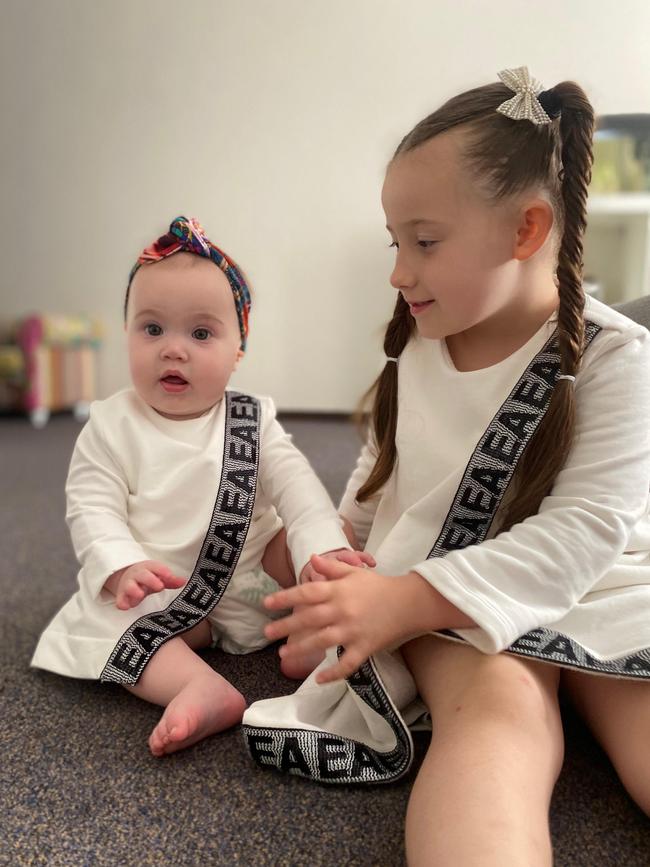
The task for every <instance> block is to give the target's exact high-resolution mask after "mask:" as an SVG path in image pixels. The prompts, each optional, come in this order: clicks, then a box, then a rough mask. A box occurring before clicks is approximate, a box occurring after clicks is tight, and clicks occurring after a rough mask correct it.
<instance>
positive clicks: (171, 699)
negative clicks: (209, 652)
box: [126, 621, 246, 756]
mask: <svg viewBox="0 0 650 867" xmlns="http://www.w3.org/2000/svg"><path fill="white" fill-rule="evenodd" d="M209 643H210V627H209V626H208V624H207V623H206V622H205V621H203V622H202V623H200V624H199V625H198V626H196V627H195V628H194V629H192V630H190V631H189V632H188V633H187V634H186V636H185V637H184V638H181V637H177V638H172V639H170V640H169V641H168V642H166V643H165V644H163V645H162V647H161V648H160V649H159V650H157V651H156V653H155V654H154V656H153V658H152V659H151V661H150V662H149V663H148V664H147V666H146V668H145V670H144V672H143V674H142V677H141V678H140V680H139V681H138V683H137V684H136V686H127V687H126V688H127V689H128V690H129V692H132V693H133V694H134V695H137V696H138V698H143V699H144V700H145V701H149V702H152V703H153V704H159V705H162V706H163V707H164V708H165V712H164V713H163V715H162V717H161V718H160V721H159V722H158V724H157V725H156V727H155V728H154V730H153V731H152V733H151V735H150V737H149V748H150V749H151V752H152V753H153V754H154V756H162V755H165V754H166V753H173V752H176V751H177V750H182V749H183V748H184V747H189V746H190V745H191V744H194V743H196V742H197V741H200V740H201V739H202V738H205V737H207V736H208V735H211V734H214V733H215V732H220V731H223V729H227V728H230V726H233V725H236V724H237V723H238V722H240V721H241V718H242V716H243V714H244V710H245V708H246V701H245V700H244V697H243V696H242V695H241V693H239V692H238V691H237V690H236V689H235V688H234V686H231V685H230V684H229V683H228V681H227V680H226V679H225V678H223V677H222V676H221V675H220V674H218V673H217V672H216V671H215V670H214V669H213V668H211V667H210V666H209V665H208V664H207V663H206V662H204V661H203V660H202V659H201V657H200V656H197V654H196V653H195V652H194V650H195V649H198V648H199V647H207V646H208V645H209Z"/></svg>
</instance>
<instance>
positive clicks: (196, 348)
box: [126, 253, 242, 420]
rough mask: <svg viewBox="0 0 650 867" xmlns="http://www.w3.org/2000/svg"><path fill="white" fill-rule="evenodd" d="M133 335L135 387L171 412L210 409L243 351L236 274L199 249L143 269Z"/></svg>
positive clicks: (131, 320)
mask: <svg viewBox="0 0 650 867" xmlns="http://www.w3.org/2000/svg"><path fill="white" fill-rule="evenodd" d="M126 333H127V343H128V352H129V366H130V369H131V379H132V381H133V386H134V388H135V390H136V391H137V393H138V394H139V395H140V397H141V398H142V399H143V400H144V401H145V402H146V403H148V404H149V406H151V407H153V409H155V410H156V412H159V413H160V415H163V416H165V417H166V418H172V419H179V420H180V419H188V418H197V417H198V416H200V415H203V414H204V413H205V412H207V411H208V410H209V409H210V408H211V407H213V406H214V405H215V404H216V403H217V402H218V401H219V400H221V398H222V397H223V393H224V390H225V388H226V385H227V384H228V380H229V379H230V376H231V374H232V372H233V370H234V369H235V368H236V367H237V362H238V361H239V358H240V357H241V355H242V352H241V350H240V334H239V324H238V320H237V311H236V309H235V299H234V298H233V294H232V290H231V289H230V285H229V283H228V279H227V278H226V275H225V274H224V273H223V272H222V271H221V270H220V269H219V268H217V266H216V265H215V264H214V263H213V262H211V261H209V260H208V259H202V258H200V257H198V256H195V255H193V254H191V253H176V254H174V255H173V256H170V257H169V258H167V259H163V260H162V261H160V262H156V263H154V264H152V265H143V266H142V267H141V268H140V269H139V270H138V271H137V272H136V275H135V277H134V278H133V283H132V284H131V290H130V294H129V306H128V311H127V321H126Z"/></svg>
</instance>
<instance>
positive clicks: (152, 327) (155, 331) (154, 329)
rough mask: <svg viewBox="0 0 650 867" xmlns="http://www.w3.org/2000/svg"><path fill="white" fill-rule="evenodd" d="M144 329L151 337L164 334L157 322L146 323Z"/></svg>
mask: <svg viewBox="0 0 650 867" xmlns="http://www.w3.org/2000/svg"><path fill="white" fill-rule="evenodd" d="M144 330H145V333H146V334H148V335H149V336H150V337H159V336H160V335H161V334H162V328H161V327H160V325H156V323H155V322H150V323H149V324H148V325H145V326H144Z"/></svg>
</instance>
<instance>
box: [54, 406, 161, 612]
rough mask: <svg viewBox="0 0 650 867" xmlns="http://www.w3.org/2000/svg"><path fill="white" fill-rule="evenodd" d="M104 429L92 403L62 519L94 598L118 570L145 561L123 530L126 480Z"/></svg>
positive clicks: (74, 458)
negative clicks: (64, 517) (65, 523)
mask: <svg viewBox="0 0 650 867" xmlns="http://www.w3.org/2000/svg"><path fill="white" fill-rule="evenodd" d="M105 427H106V420H105V419H103V418H102V409H101V407H100V408H99V410H97V409H96V405H95V404H93V405H92V406H91V415H90V419H89V421H88V422H87V424H86V425H85V427H84V428H83V430H82V431H81V433H80V434H79V437H78V438H77V442H76V444H75V448H74V452H73V454H72V459H71V461H70V469H69V472H68V478H67V481H66V502H67V509H66V521H67V524H68V527H69V530H70V536H71V539H72V545H73V548H74V551H75V554H76V555H77V559H78V560H79V562H80V563H81V565H82V567H83V569H82V572H83V581H84V582H86V586H87V587H88V589H89V590H90V592H91V594H92V595H93V596H95V597H99V596H100V594H101V593H102V591H103V590H104V584H105V583H106V582H107V579H108V580H110V578H111V576H112V575H113V574H114V573H116V572H117V571H118V570H120V571H121V570H125V569H127V567H130V566H131V565H133V564H137V563H141V562H143V561H146V560H147V553H146V552H145V551H144V549H143V548H142V546H141V545H139V544H138V542H137V541H136V540H135V539H134V538H133V535H132V533H131V531H130V529H129V526H128V497H129V486H128V480H127V477H126V472H125V470H124V467H123V466H122V463H121V461H120V458H119V456H118V455H116V454H115V453H114V450H113V449H112V448H111V447H110V445H109V444H108V443H107V441H106V437H105V436H104V435H103V430H104V428H105Z"/></svg>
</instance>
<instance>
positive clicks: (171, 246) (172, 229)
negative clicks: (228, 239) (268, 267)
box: [127, 217, 251, 350]
mask: <svg viewBox="0 0 650 867" xmlns="http://www.w3.org/2000/svg"><path fill="white" fill-rule="evenodd" d="M174 253H194V254H195V255H197V256H203V257H204V258H206V259H211V260H212V261H213V262H214V264H215V265H216V266H217V267H218V268H221V270H222V271H223V273H224V274H225V275H226V277H227V278H228V283H230V288H231V289H232V294H233V296H234V298H235V307H236V309H237V319H238V320H239V332H240V335H241V348H242V350H245V349H246V338H247V337H248V314H249V311H250V309H251V294H250V290H249V288H248V285H247V283H246V280H245V279H244V276H243V274H242V273H241V271H240V270H239V268H238V267H237V265H236V264H235V262H233V260H232V259H231V258H230V257H229V256H227V255H226V253H224V252H223V250H220V249H219V248H218V247H217V246H216V245H215V244H213V243H212V241H209V240H208V238H206V236H205V231H204V229H203V227H202V226H201V224H200V223H199V221H198V220H195V219H194V218H190V219H189V220H188V219H187V217H176V219H175V220H172V222H171V224H170V226H169V232H167V234H166V235H162V236H161V237H160V238H158V240H157V241H154V243H153V244H151V245H150V246H149V247H145V249H144V250H143V251H142V253H140V256H139V257H138V261H137V262H136V263H135V265H134V266H133V268H132V269H131V273H130V274H129V287H130V286H131V281H132V280H133V277H134V275H135V272H136V271H137V270H138V268H140V266H141V265H146V264H148V263H150V262H159V261H160V260H161V259H166V258H167V256H172V255H173V254H174ZM127 298H128V288H127Z"/></svg>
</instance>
